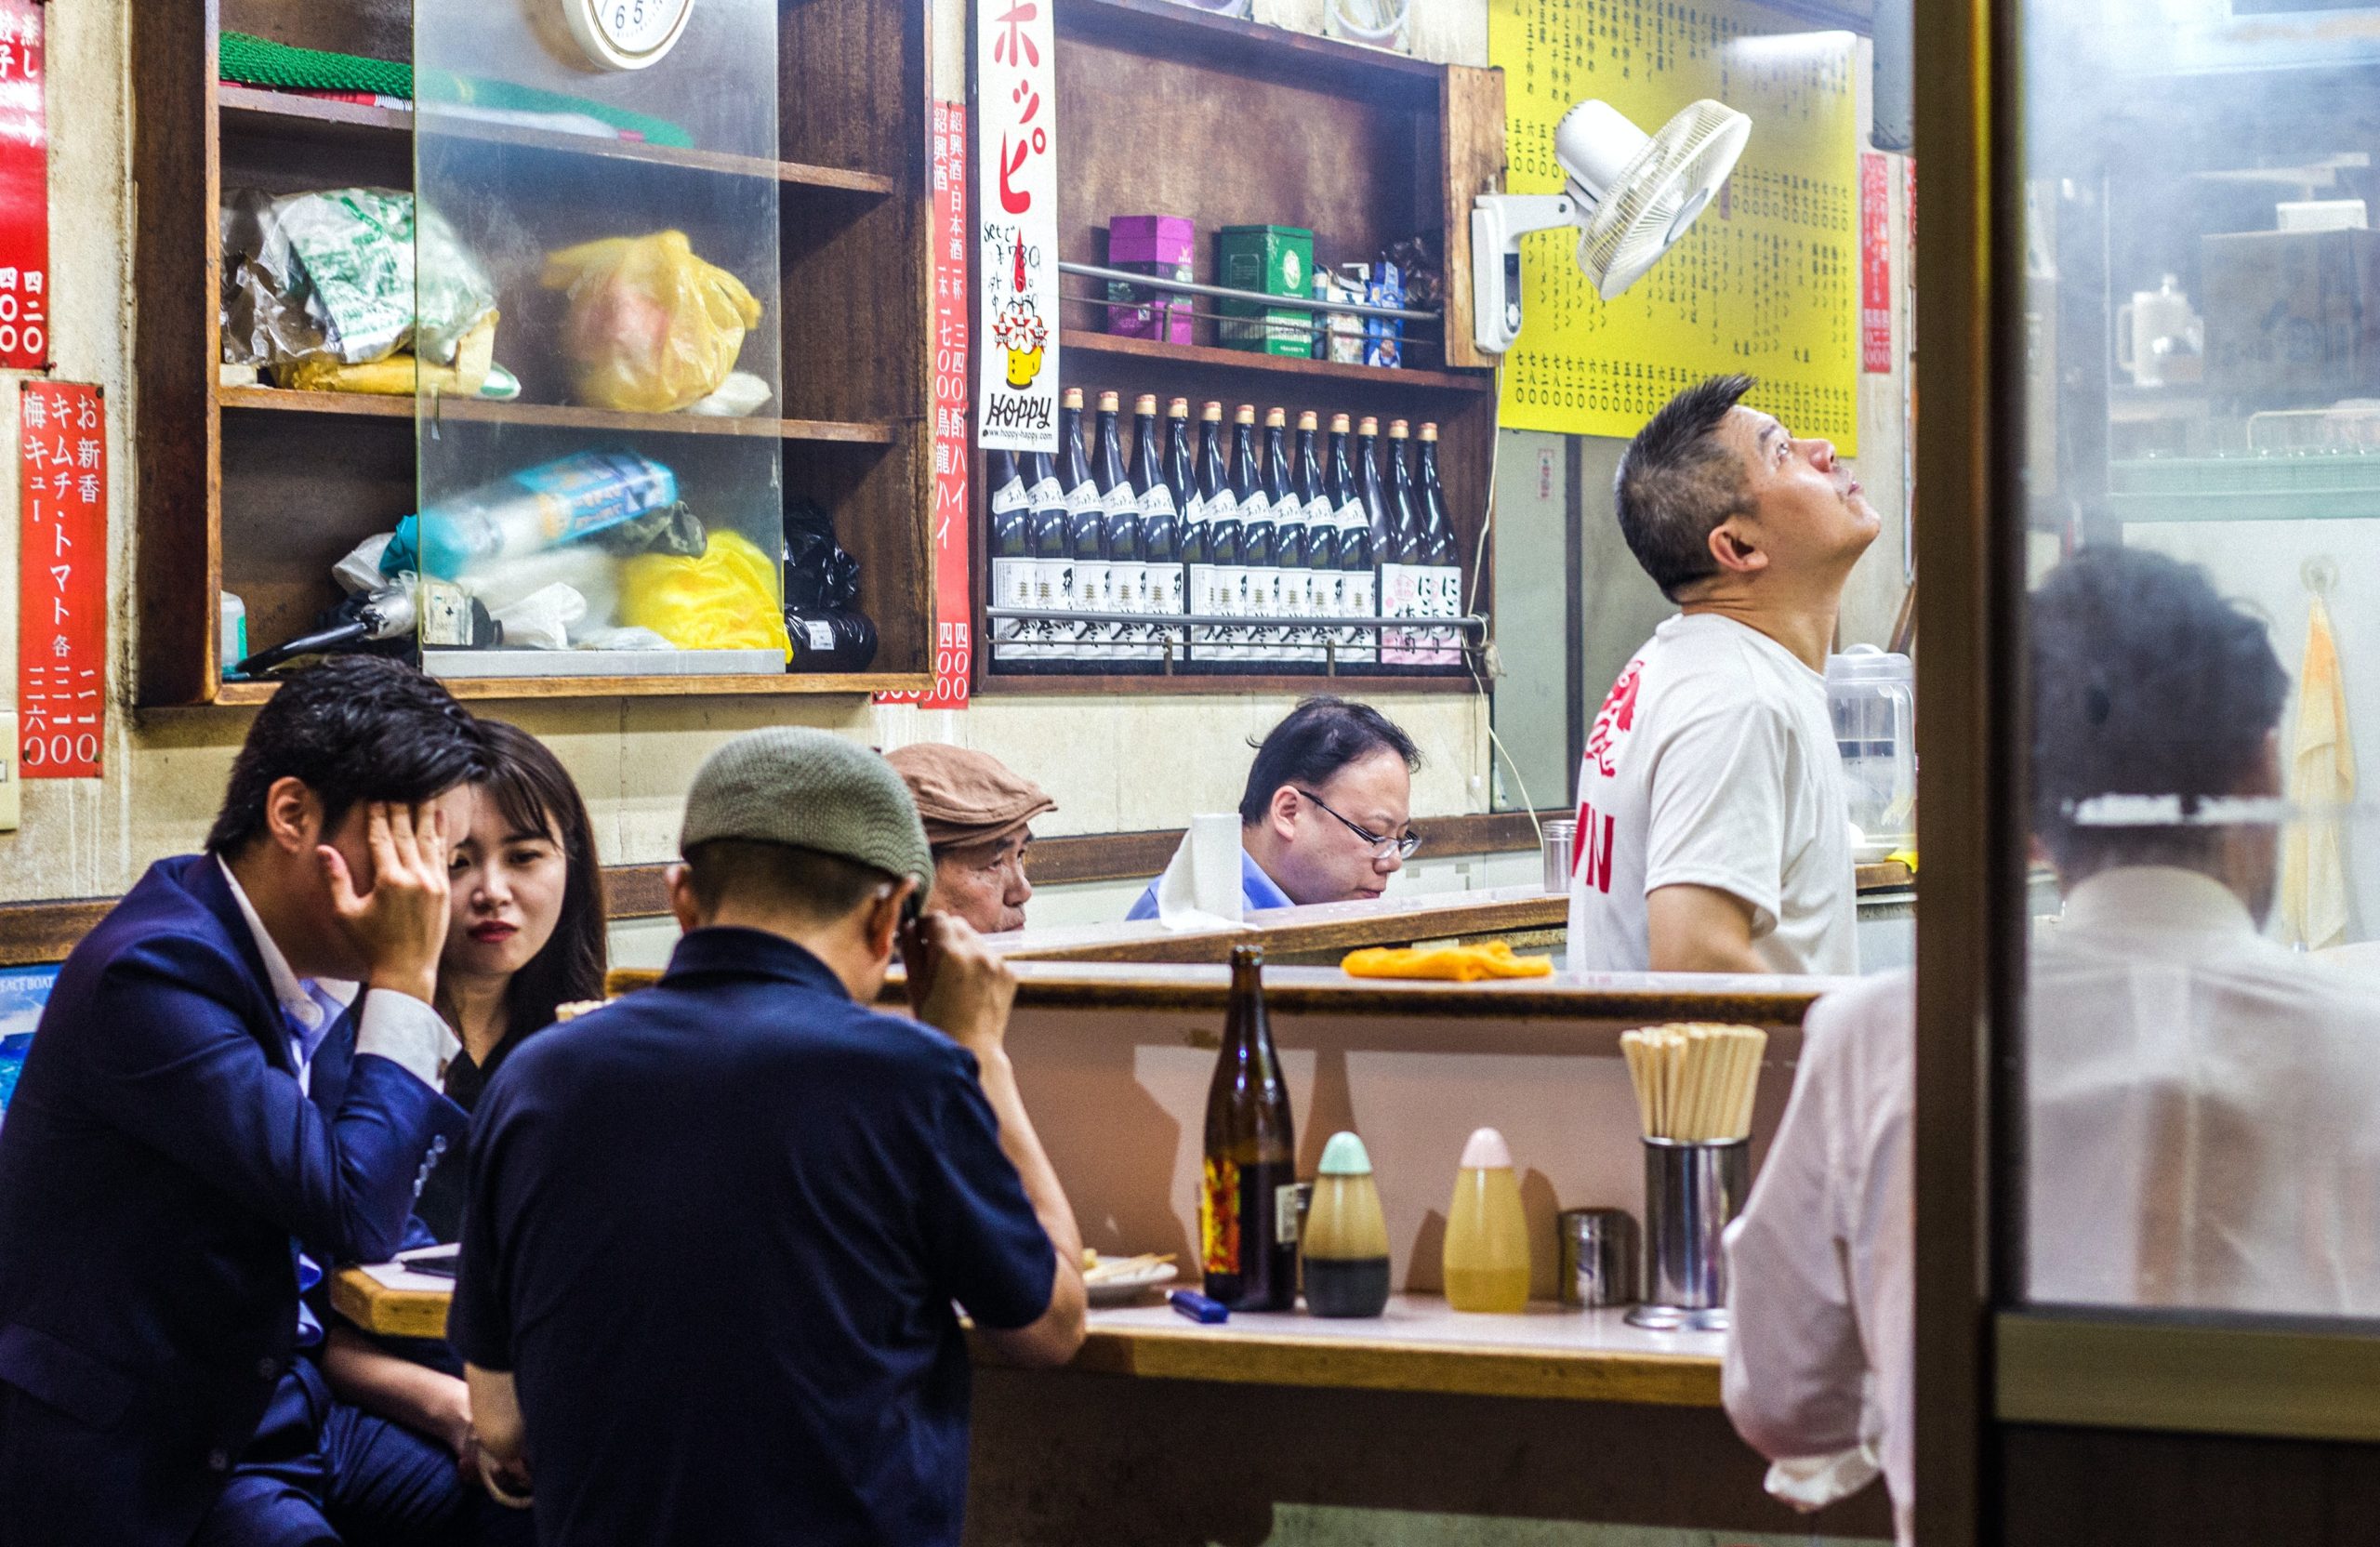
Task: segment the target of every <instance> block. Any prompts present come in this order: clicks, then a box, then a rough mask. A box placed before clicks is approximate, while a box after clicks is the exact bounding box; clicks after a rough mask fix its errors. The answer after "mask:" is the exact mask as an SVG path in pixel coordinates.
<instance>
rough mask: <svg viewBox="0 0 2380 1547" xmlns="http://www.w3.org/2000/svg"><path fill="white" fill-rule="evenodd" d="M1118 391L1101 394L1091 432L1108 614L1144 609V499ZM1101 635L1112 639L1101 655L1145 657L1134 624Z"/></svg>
mask: <svg viewBox="0 0 2380 1547" xmlns="http://www.w3.org/2000/svg"><path fill="white" fill-rule="evenodd" d="M1118 402H1119V400H1118V399H1117V395H1116V394H1115V393H1114V392H1102V393H1100V394H1099V419H1098V423H1097V427H1096V428H1095V429H1094V430H1092V432H1091V482H1093V483H1097V484H1098V485H1099V523H1100V535H1099V546H1100V550H1101V553H1100V556H1101V557H1102V558H1103V559H1104V560H1105V561H1106V562H1104V564H1103V565H1101V567H1100V573H1099V586H1098V588H1097V591H1098V596H1099V599H1100V600H1099V610H1100V611H1102V612H1105V613H1137V612H1139V611H1141V501H1140V496H1137V495H1135V494H1134V493H1133V492H1132V475H1131V473H1130V472H1129V471H1127V470H1126V469H1125V465H1124V440H1123V433H1122V429H1121V425H1120V416H1119V413H1118ZM1098 637H1099V638H1100V639H1103V640H1105V641H1108V642H1107V644H1106V645H1105V646H1104V648H1103V650H1102V651H1101V654H1102V655H1104V656H1106V657H1107V658H1108V659H1109V660H1114V661H1123V660H1131V658H1133V657H1134V656H1136V655H1140V654H1141V651H1140V649H1139V643H1138V641H1140V639H1141V637H1142V630H1141V629H1140V628H1139V627H1138V626H1136V625H1133V624H1130V623H1104V624H1102V625H1100V627H1099V629H1098Z"/></svg>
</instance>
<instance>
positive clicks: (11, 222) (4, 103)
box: [0, 0, 49, 371]
mask: <svg viewBox="0 0 2380 1547" xmlns="http://www.w3.org/2000/svg"><path fill="white" fill-rule="evenodd" d="M43 77H44V70H43V66H42V7H41V5H40V4H39V0H0V368H5V369H7V370H12V371H39V370H46V369H47V368H48V366H49V115H48V113H47V112H46V111H45V110H44V108H43V106H42V83H43Z"/></svg>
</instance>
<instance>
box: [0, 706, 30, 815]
mask: <svg viewBox="0 0 2380 1547" xmlns="http://www.w3.org/2000/svg"><path fill="white" fill-rule="evenodd" d="M23 796H24V787H23V785H22V784H21V783H20V770H19V769H18V767H17V711H16V710H14V709H7V710H0V833H13V832H15V831H16V830H17V827H18V826H19V824H20V822H21V821H22V820H23V816H24V809H25V802H24V799H23Z"/></svg>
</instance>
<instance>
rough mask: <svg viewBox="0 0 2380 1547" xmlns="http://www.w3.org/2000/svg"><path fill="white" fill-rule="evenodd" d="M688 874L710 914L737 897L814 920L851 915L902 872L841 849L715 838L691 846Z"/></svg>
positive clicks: (697, 897) (820, 920)
mask: <svg viewBox="0 0 2380 1547" xmlns="http://www.w3.org/2000/svg"><path fill="white" fill-rule="evenodd" d="M686 871H687V876H686V880H687V884H688V885H689V886H691V887H692V888H693V889H694V901H695V903H697V904H698V905H700V906H701V908H702V910H703V912H704V914H705V915H706V916H709V915H715V914H717V913H718V912H719V909H720V906H721V904H722V903H725V902H726V901H727V900H728V899H730V898H731V897H733V898H734V899H735V900H736V901H738V902H744V903H751V904H758V905H760V906H765V907H772V908H781V909H784V910H786V911H787V912H790V913H793V914H795V915H797V916H799V917H800V918H804V919H810V920H811V921H813V922H814V923H821V924H824V923H831V922H833V921H834V920H836V919H842V918H845V917H847V916H848V915H849V914H851V912H852V911H853V909H855V908H857V907H858V906H860V905H861V904H862V903H865V902H866V901H867V899H868V897H869V896H870V895H871V894H872V893H875V892H877V891H878V890H879V889H880V888H882V887H884V886H886V885H888V884H894V883H897V880H898V878H896V877H894V876H892V875H888V874H887V873H886V872H884V871H882V870H879V869H877V868H876V867H875V866H872V865H862V864H860V863H859V862H858V861H857V860H852V859H845V858H843V856H841V855H840V854H829V853H821V852H820V851H818V850H816V849H803V848H799V847H797V846H795V845H793V844H790V843H764V842H760V841H759V840H752V839H742V838H714V839H711V840H709V841H707V842H704V843H697V844H695V845H694V847H693V848H691V849H689V850H687V851H686Z"/></svg>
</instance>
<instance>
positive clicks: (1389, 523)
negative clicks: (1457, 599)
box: [1355, 415, 1398, 661]
mask: <svg viewBox="0 0 2380 1547" xmlns="http://www.w3.org/2000/svg"><path fill="white" fill-rule="evenodd" d="M1379 448H1380V421H1379V420H1378V419H1376V418H1373V417H1370V416H1369V415H1367V416H1366V417H1364V419H1363V421H1362V422H1361V423H1359V424H1357V425H1356V427H1355V485H1356V488H1357V489H1358V490H1359V491H1360V492H1361V493H1362V495H1363V499H1364V524H1365V525H1366V526H1367V527H1369V529H1370V531H1371V550H1372V615H1373V616H1374V617H1393V616H1395V614H1394V613H1392V612H1391V611H1390V610H1389V605H1388V595H1389V587H1390V584H1391V583H1392V582H1393V581H1395V578H1396V576H1397V574H1398V567H1397V562H1396V509H1395V506H1394V505H1392V504H1391V503H1390V501H1389V497H1388V485H1387V483H1385V482H1383V481H1382V478H1381V473H1380V449H1379ZM1371 633H1372V638H1373V640H1374V641H1375V646H1374V653H1373V657H1372V658H1373V659H1374V660H1376V661H1377V660H1383V659H1385V658H1386V656H1387V651H1386V646H1387V644H1388V638H1389V636H1388V631H1387V630H1386V629H1384V628H1375V629H1373V630H1372V631H1371Z"/></svg>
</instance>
